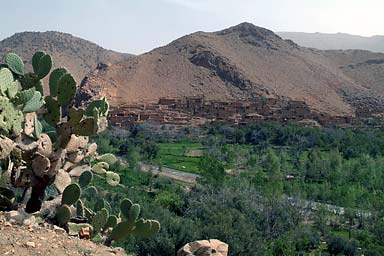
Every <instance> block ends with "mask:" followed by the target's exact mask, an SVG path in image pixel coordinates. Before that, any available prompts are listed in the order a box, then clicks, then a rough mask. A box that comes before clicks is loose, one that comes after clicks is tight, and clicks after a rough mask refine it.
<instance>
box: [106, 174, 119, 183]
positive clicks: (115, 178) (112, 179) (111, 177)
mask: <svg viewBox="0 0 384 256" xmlns="http://www.w3.org/2000/svg"><path fill="white" fill-rule="evenodd" d="M105 179H106V181H107V183H108V184H109V185H111V186H117V185H119V183H120V176H119V174H117V173H115V172H106V173H105Z"/></svg>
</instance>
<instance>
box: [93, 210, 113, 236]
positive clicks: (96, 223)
mask: <svg viewBox="0 0 384 256" xmlns="http://www.w3.org/2000/svg"><path fill="white" fill-rule="evenodd" d="M108 217H109V213H108V210H107V209H105V208H103V209H101V210H100V211H98V212H97V213H96V215H95V216H94V217H93V218H92V222H91V225H92V227H93V230H94V232H96V233H98V232H100V231H101V229H102V228H103V227H104V226H105V224H106V223H107V220H108Z"/></svg>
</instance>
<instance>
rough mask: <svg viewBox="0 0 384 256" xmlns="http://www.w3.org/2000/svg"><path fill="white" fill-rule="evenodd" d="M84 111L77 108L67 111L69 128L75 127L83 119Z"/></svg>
mask: <svg viewBox="0 0 384 256" xmlns="http://www.w3.org/2000/svg"><path fill="white" fill-rule="evenodd" d="M83 114H84V110H83V109H81V108H79V109H76V108H70V109H69V111H68V123H69V125H70V126H76V125H77V124H79V123H80V121H81V119H82V118H83Z"/></svg>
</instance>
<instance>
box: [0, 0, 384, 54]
mask: <svg viewBox="0 0 384 256" xmlns="http://www.w3.org/2000/svg"><path fill="white" fill-rule="evenodd" d="M0 2H1V4H2V5H1V9H2V10H3V12H1V19H2V22H1V23H2V25H1V29H0V40H1V39H4V38H6V37H8V36H11V35H12V34H14V33H15V32H22V31H46V30H58V31H62V32H67V33H71V34H73V35H76V36H79V37H82V38H84V39H88V40H91V41H93V42H95V43H97V44H99V45H101V46H103V47H104V48H108V49H113V50H116V51H122V52H130V53H142V52H145V51H148V50H151V49H152V48H154V47H158V46H161V45H164V44H167V43H169V42H170V41H172V40H174V39H176V38H178V37H180V36H182V35H185V34H188V33H192V32H195V31H199V30H200V31H216V30H221V29H223V28H226V27H229V26H233V25H236V24H238V23H241V22H244V21H247V22H252V23H254V24H255V25H258V26H262V27H266V28H269V29H271V30H274V31H300V32H327V33H335V32H345V33H351V34H358V35H365V36H371V35H377V34H380V35H384V16H383V11H384V0H61V1H56V0H12V1H8V0H0ZM5 10H7V11H5Z"/></svg>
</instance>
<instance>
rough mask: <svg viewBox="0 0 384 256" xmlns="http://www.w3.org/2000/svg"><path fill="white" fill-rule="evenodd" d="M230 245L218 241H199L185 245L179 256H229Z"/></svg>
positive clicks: (178, 253)
mask: <svg viewBox="0 0 384 256" xmlns="http://www.w3.org/2000/svg"><path fill="white" fill-rule="evenodd" d="M227 255H228V244H226V243H224V242H221V241H220V240H217V239H209V240H199V241H195V242H190V243H188V244H186V245H184V246H183V247H182V248H180V250H179V251H178V252H177V256H227Z"/></svg>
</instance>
